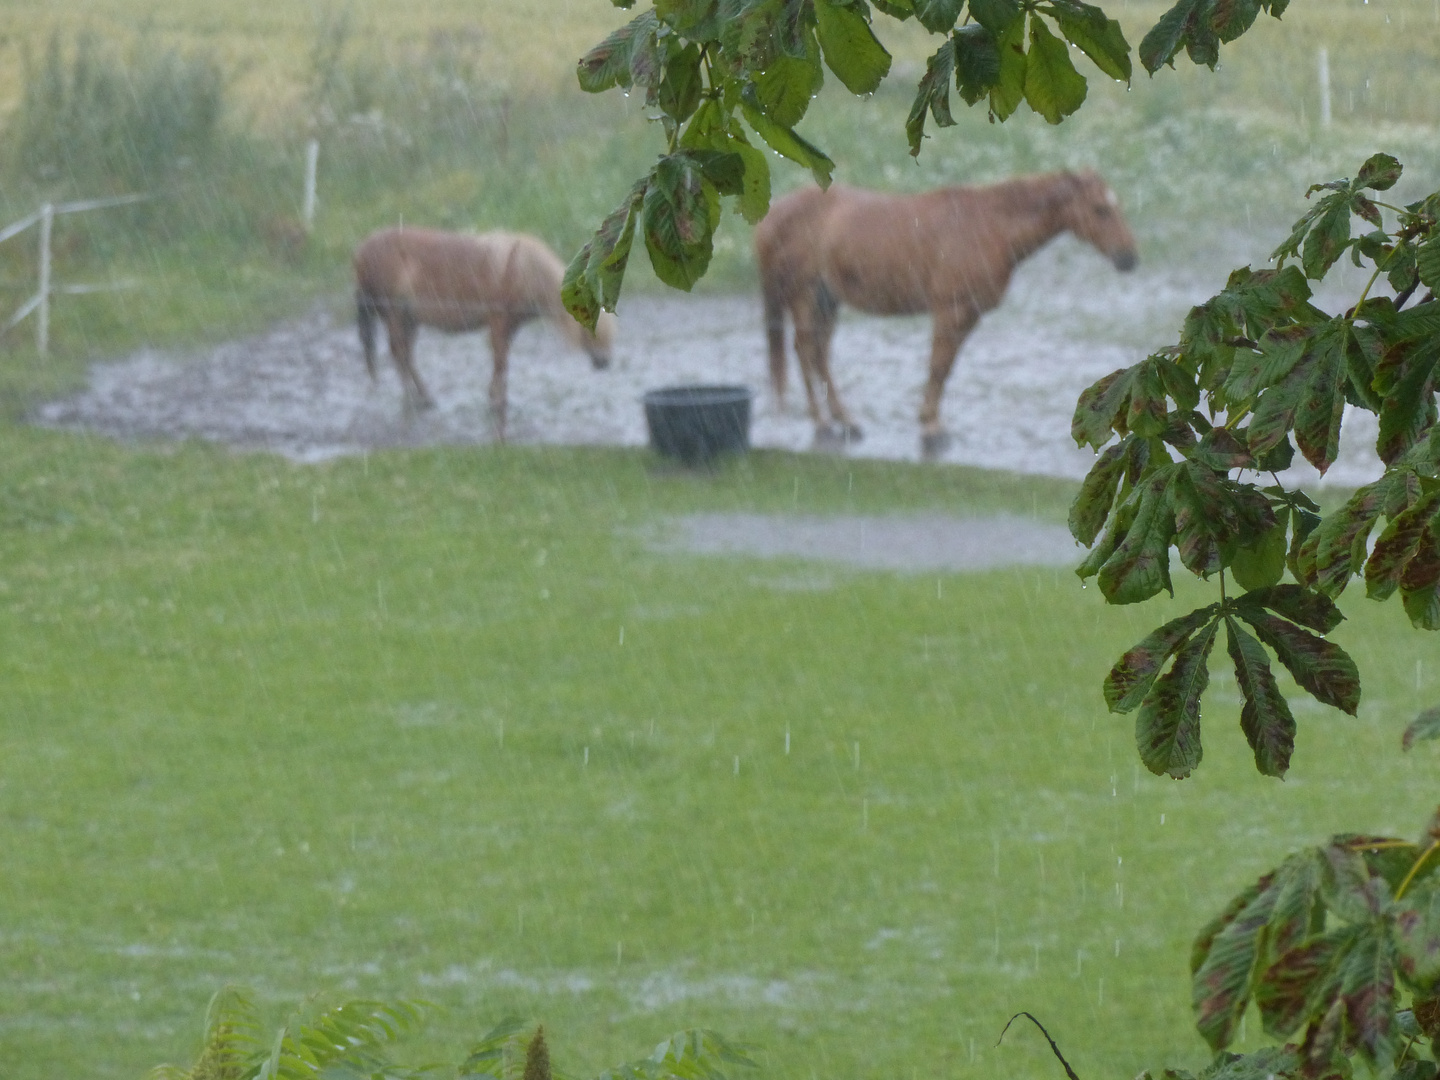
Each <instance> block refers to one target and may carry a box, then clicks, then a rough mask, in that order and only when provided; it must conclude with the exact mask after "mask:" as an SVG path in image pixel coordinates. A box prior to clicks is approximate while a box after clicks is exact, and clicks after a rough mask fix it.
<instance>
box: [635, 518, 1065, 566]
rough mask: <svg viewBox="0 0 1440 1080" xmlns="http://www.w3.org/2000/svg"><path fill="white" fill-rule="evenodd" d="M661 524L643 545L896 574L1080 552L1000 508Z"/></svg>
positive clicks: (1056, 528)
mask: <svg viewBox="0 0 1440 1080" xmlns="http://www.w3.org/2000/svg"><path fill="white" fill-rule="evenodd" d="M667 525H668V527H667V528H662V529H657V530H655V531H654V532H653V533H652V534H650V535H649V536H648V537H647V543H648V545H649V547H650V548H651V550H654V551H658V552H663V553H677V552H684V553H687V554H695V555H749V556H755V557H759V558H763V559H774V558H797V559H813V560H817V561H820V562H830V563H840V564H843V565H845V566H852V567H857V568H860V569H864V570H894V571H899V572H901V573H923V572H941V573H943V572H952V571H965V570H985V569H989V568H991V567H997V566H1017V565H1031V566H1071V565H1073V564H1075V563H1076V562H1078V561H1079V559H1080V557H1081V549H1080V548H1079V547H1078V546H1077V545H1076V543H1075V541H1074V539H1073V538H1072V537H1071V536H1070V532H1069V530H1067V529H1066V528H1065V527H1064V526H1063V525H1051V524H1047V523H1045V522H1039V521H1035V520H1033V519H1030V518H1022V517H1016V516H1013V515H1008V514H1000V515H996V516H994V517H985V518H957V517H948V516H943V515H939V514H893V515H886V516H883V517H881V516H871V515H860V514H851V515H839V516H833V517H816V516H810V515H790V514H785V515H780V514H689V515H687V516H685V517H679V518H673V519H671V520H670V521H669V522H668V523H667Z"/></svg>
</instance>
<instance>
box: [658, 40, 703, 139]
mask: <svg viewBox="0 0 1440 1080" xmlns="http://www.w3.org/2000/svg"><path fill="white" fill-rule="evenodd" d="M703 85H704V84H703V80H702V79H701V77H700V47H699V46H698V45H696V44H695V43H693V42H691V43H690V44H689V45H686V46H685V48H683V49H680V50H679V51H677V52H675V53H674V54H673V55H671V57H670V59H668V60H667V61H666V62H665V77H664V78H663V79H662V80H661V82H660V86H659V89H658V91H657V93H656V103H657V104H658V105H659V106H660V110H661V111H662V112H663V113H665V114H666V115H667V116H669V117H671V118H672V119H673V120H674V121H675V122H676V123H677V124H683V123H684V122H685V121H686V120H688V119H689V118H690V116H691V114H693V113H694V112H695V109H696V107H697V106H698V105H699V104H700V91H701V89H702V88H703Z"/></svg>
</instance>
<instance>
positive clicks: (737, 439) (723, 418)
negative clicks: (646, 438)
mask: <svg viewBox="0 0 1440 1080" xmlns="http://www.w3.org/2000/svg"><path fill="white" fill-rule="evenodd" d="M752 397H754V394H753V393H752V392H751V390H750V388H749V387H748V386H667V387H664V388H662V389H659V390H651V391H649V392H647V393H646V394H645V397H644V398H643V399H642V400H643V401H644V403H645V424H646V426H647V427H649V429H650V445H651V446H652V447H654V448H655V452H656V453H658V454H662V455H663V456H665V457H668V458H673V459H674V460H676V461H680V462H683V463H684V464H686V465H704V464H707V463H709V462H711V461H713V460H714V459H715V458H716V457H718V456H719V455H721V454H743V453H744V452H745V451H746V450H748V449H749V448H750V399H751V398H752Z"/></svg>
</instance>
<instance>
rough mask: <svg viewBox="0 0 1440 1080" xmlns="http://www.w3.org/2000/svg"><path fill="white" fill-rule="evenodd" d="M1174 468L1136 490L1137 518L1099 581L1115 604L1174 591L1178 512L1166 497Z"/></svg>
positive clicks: (1156, 474)
mask: <svg viewBox="0 0 1440 1080" xmlns="http://www.w3.org/2000/svg"><path fill="white" fill-rule="evenodd" d="M1172 475H1173V470H1158V471H1157V472H1156V473H1154V474H1152V476H1151V477H1150V478H1149V479H1148V480H1147V481H1146V482H1145V483H1144V484H1143V485H1142V486H1141V487H1140V488H1138V489H1137V490H1136V492H1135V493H1134V495H1132V496H1131V497H1132V498H1135V499H1137V500H1138V505H1137V506H1136V511H1135V518H1134V521H1133V522H1132V523H1131V525H1130V527H1129V529H1128V530H1127V531H1126V533H1125V538H1124V539H1123V540H1121V541H1120V543H1119V545H1118V546H1117V547H1116V549H1115V553H1114V554H1113V555H1111V556H1110V557H1109V558H1108V559H1107V560H1106V561H1105V564H1104V565H1103V566H1102V567H1100V572H1099V574H1098V575H1097V582H1098V584H1099V585H1100V591H1101V593H1103V594H1104V596H1105V599H1106V600H1108V601H1109V602H1110V603H1112V604H1134V603H1139V602H1140V601H1141V600H1148V599H1150V597H1152V596H1154V595H1155V594H1156V593H1158V592H1159V591H1160V590H1161V589H1165V590H1167V591H1171V585H1170V540H1171V537H1173V536H1174V534H1175V515H1174V513H1173V512H1172V511H1171V509H1170V506H1169V502H1168V500H1167V499H1166V497H1165V490H1166V488H1167V486H1168V485H1169V482H1170V478H1171V476H1172Z"/></svg>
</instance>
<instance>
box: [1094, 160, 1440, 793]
mask: <svg viewBox="0 0 1440 1080" xmlns="http://www.w3.org/2000/svg"><path fill="white" fill-rule="evenodd" d="M1400 171H1401V167H1400V164H1399V163H1398V162H1397V161H1395V159H1394V158H1392V157H1389V156H1388V155H1385V154H1376V155H1375V156H1374V157H1372V158H1370V159H1369V160H1368V161H1366V162H1365V164H1364V165H1363V166H1362V167H1361V169H1360V171H1359V173H1358V174H1357V175H1356V176H1355V178H1354V179H1347V180H1336V181H1333V182H1331V183H1327V184H1320V185H1316V186H1315V187H1313V188H1311V189H1310V194H1311V195H1314V194H1316V193H1320V194H1321V195H1322V197H1321V198H1320V199H1319V200H1318V201H1317V203H1316V205H1315V207H1314V208H1313V209H1312V210H1311V211H1310V212H1309V213H1308V214H1306V215H1305V217H1304V218H1302V219H1301V220H1300V221H1299V222H1298V223H1297V224H1296V226H1295V228H1294V231H1293V232H1292V233H1291V235H1290V237H1289V239H1287V240H1286V241H1285V243H1283V244H1282V245H1280V247H1279V248H1278V249H1276V251H1275V254H1274V256H1273V257H1274V258H1275V260H1276V267H1275V268H1274V269H1261V270H1252V269H1251V268H1249V267H1244V268H1242V269H1239V270H1236V271H1235V272H1234V273H1233V274H1231V275H1230V280H1229V281H1228V282H1227V284H1226V287H1225V289H1224V290H1223V291H1222V292H1220V293H1219V294H1217V295H1216V296H1214V297H1212V298H1211V299H1210V300H1208V301H1206V302H1205V303H1204V304H1201V305H1200V306H1198V307H1196V308H1194V309H1193V310H1192V311H1191V312H1190V314H1189V316H1188V317H1187V318H1186V320H1185V325H1184V327H1183V329H1182V330H1181V333H1180V340H1179V342H1178V344H1176V345H1174V346H1171V347H1169V348H1166V349H1162V350H1160V351H1158V352H1156V353H1154V354H1152V355H1151V356H1149V357H1147V358H1146V359H1144V360H1142V361H1141V362H1140V363H1138V364H1136V365H1134V366H1133V367H1130V368H1126V369H1124V370H1122V371H1116V372H1113V373H1111V374H1110V375H1107V376H1106V377H1105V378H1103V379H1101V380H1100V381H1099V382H1097V383H1095V384H1094V385H1093V386H1091V387H1090V388H1089V389H1088V390H1086V391H1085V393H1084V394H1083V395H1082V396H1081V398H1080V401H1079V404H1078V405H1077V407H1076V409H1075V418H1074V421H1073V425H1072V429H1071V430H1072V434H1073V435H1074V437H1075V441H1076V442H1077V443H1079V444H1080V445H1082V446H1084V445H1088V446H1091V447H1093V448H1094V449H1095V450H1097V451H1103V453H1101V454H1100V455H1099V457H1098V459H1097V460H1096V462H1095V465H1094V467H1093V468H1092V469H1091V470H1090V474H1089V476H1087V477H1086V479H1085V482H1084V484H1083V486H1082V488H1081V491H1080V494H1079V496H1078V497H1077V498H1076V500H1075V503H1074V505H1073V507H1072V508H1071V513H1070V529H1071V532H1072V533H1073V534H1074V535H1075V537H1076V539H1078V540H1079V541H1080V542H1081V543H1083V544H1086V545H1087V546H1089V545H1093V547H1092V550H1091V552H1090V555H1089V557H1088V558H1087V559H1086V560H1085V562H1084V563H1083V565H1082V566H1081V567H1080V569H1079V571H1078V573H1079V574H1080V576H1081V577H1082V578H1088V577H1092V576H1093V577H1095V578H1096V579H1097V581H1098V583H1099V585H1100V591H1101V592H1102V593H1103V594H1104V596H1105V599H1106V600H1107V601H1109V602H1110V603H1113V604H1130V603H1136V602H1138V601H1142V600H1146V599H1149V598H1150V597H1152V596H1154V595H1155V594H1157V593H1159V592H1160V591H1162V590H1170V589H1171V582H1170V550H1171V548H1174V549H1175V551H1176V553H1177V554H1178V555H1179V559H1180V563H1181V565H1182V566H1184V567H1185V568H1186V569H1187V570H1189V571H1190V572H1191V573H1193V574H1194V575H1196V576H1197V577H1200V578H1202V579H1204V580H1207V581H1210V580H1213V581H1214V582H1215V583H1216V585H1217V591H1218V599H1217V600H1216V601H1215V602H1214V603H1212V604H1208V605H1206V606H1205V607H1202V608H1198V609H1196V610H1195V611H1192V612H1191V613H1189V614H1188V615H1183V616H1181V617H1180V618H1177V619H1172V620H1170V621H1169V622H1167V623H1166V624H1165V625H1164V626H1161V627H1160V628H1158V629H1157V630H1155V631H1154V632H1153V633H1151V634H1150V635H1149V636H1148V637H1146V638H1145V639H1144V640H1143V641H1141V642H1140V643H1139V644H1138V645H1136V646H1135V647H1134V648H1133V649H1131V650H1130V651H1129V652H1127V653H1126V654H1125V655H1124V656H1123V657H1121V658H1120V661H1119V662H1118V663H1117V664H1116V665H1115V667H1114V669H1113V670H1112V671H1111V672H1110V675H1109V677H1108V678H1107V679H1106V680H1105V687H1104V690H1105V700H1106V702H1107V703H1108V704H1109V706H1110V708H1111V710H1112V711H1115V712H1132V711H1135V710H1137V709H1138V710H1139V712H1138V716H1137V719H1136V726H1135V739H1136V744H1137V746H1138V749H1139V752H1140V758H1141V760H1142V761H1143V762H1144V763H1145V765H1146V767H1147V768H1149V769H1150V770H1151V771H1152V772H1155V773H1157V774H1161V775H1169V776H1173V777H1177V778H1179V777H1184V776H1188V775H1189V774H1190V772H1191V771H1192V770H1193V769H1194V768H1195V767H1196V766H1197V765H1199V763H1200V760H1201V756H1202V749H1201V742H1200V704H1201V698H1202V695H1203V694H1204V692H1205V689H1206V686H1207V685H1208V681H1209V676H1208V668H1207V664H1208V661H1209V658H1210V655H1211V652H1212V650H1213V649H1214V647H1215V644H1216V642H1217V641H1218V640H1219V638H1220V637H1221V635H1222V632H1223V636H1224V639H1225V648H1226V652H1227V653H1228V655H1229V658H1230V660H1231V662H1232V663H1233V665H1234V670H1235V680H1236V684H1237V686H1238V687H1239V689H1240V692H1241V694H1242V696H1243V698H1244V701H1245V704H1244V707H1243V709H1242V710H1241V714H1240V726H1241V730H1242V731H1243V732H1244V734H1245V737H1246V739H1247V740H1248V741H1249V743H1250V747H1251V749H1252V750H1253V752H1254V755H1255V765H1256V767H1257V768H1258V769H1259V770H1260V771H1261V772H1262V773H1265V774H1266V775H1269V776H1284V775H1285V772H1286V770H1287V769H1288V767H1289V764H1290V757H1291V753H1292V751H1293V749H1294V745H1295V719H1294V716H1293V714H1292V713H1291V711H1290V708H1289V706H1288V704H1287V703H1286V701H1285V698H1284V696H1283V694H1282V693H1281V692H1280V689H1279V684H1278V683H1277V682H1276V679H1275V675H1274V672H1273V670H1272V668H1271V664H1270V658H1269V653H1273V654H1274V655H1275V657H1276V658H1277V659H1278V660H1279V661H1280V662H1281V663H1282V664H1284V665H1285V667H1286V668H1287V669H1288V670H1289V672H1290V674H1291V675H1292V676H1293V677H1294V679H1295V682H1296V683H1297V684H1299V686H1300V687H1301V688H1303V689H1304V690H1306V691H1307V692H1308V693H1310V694H1312V695H1313V696H1314V697H1315V698H1316V699H1317V700H1319V701H1321V702H1323V703H1324V704H1326V705H1331V706H1334V707H1336V708H1338V709H1341V710H1342V711H1344V712H1347V713H1350V714H1352V715H1353V714H1354V713H1355V710H1356V708H1357V707H1358V705H1359V701H1360V679H1359V674H1358V672H1357V671H1356V669H1355V664H1354V662H1353V661H1352V660H1351V659H1350V657H1349V656H1348V655H1347V654H1346V653H1345V651H1344V650H1343V649H1341V648H1340V647H1339V646H1338V645H1336V644H1335V643H1334V642H1331V641H1328V640H1327V639H1326V638H1325V637H1324V636H1323V635H1325V634H1327V633H1329V632H1330V631H1331V630H1333V629H1334V628H1335V627H1336V626H1337V625H1338V624H1339V623H1340V621H1341V620H1342V618H1343V616H1342V615H1341V614H1340V612H1339V610H1338V608H1337V607H1336V606H1335V603H1334V600H1335V598H1336V597H1338V596H1339V595H1340V594H1341V593H1342V592H1344V590H1345V589H1346V587H1347V586H1348V584H1349V583H1350V580H1351V579H1352V577H1354V576H1357V575H1359V576H1363V577H1364V579H1365V585H1366V591H1367V593H1368V595H1369V596H1370V597H1372V598H1373V599H1377V600H1383V599H1386V598H1388V597H1389V596H1391V595H1392V594H1394V593H1395V592H1397V591H1398V592H1399V593H1400V594H1401V598H1402V602H1403V604H1404V608H1405V612H1406V614H1407V615H1409V617H1410V620H1411V622H1412V623H1413V624H1414V625H1415V626H1417V627H1421V628H1423V629H1427V630H1434V629H1440V518H1437V514H1440V479H1437V476H1440V428H1437V427H1436V426H1435V420H1436V406H1435V386H1436V376H1437V371H1436V364H1437V362H1440V303H1437V302H1436V300H1435V295H1434V290H1435V289H1436V287H1437V286H1440V221H1437V215H1440V192H1436V193H1435V194H1432V195H1429V196H1427V197H1426V198H1424V199H1421V200H1419V201H1417V202H1413V203H1411V204H1409V205H1408V206H1403V207H1401V206H1391V205H1389V204H1387V203H1383V202H1379V201H1378V200H1377V199H1376V198H1375V197H1374V194H1372V193H1376V192H1381V191H1384V190H1386V189H1388V188H1390V187H1391V186H1392V185H1393V184H1394V183H1395V182H1396V181H1397V180H1398V179H1399V177H1400ZM1382 211H1388V212H1389V213H1390V214H1391V215H1392V216H1393V220H1394V224H1393V225H1392V226H1391V227H1390V228H1389V229H1388V230H1387V229H1386V228H1384V227H1383V220H1384V219H1383V214H1382ZM1357 217H1358V218H1359V219H1360V220H1361V221H1362V222H1363V223H1364V224H1365V225H1367V226H1369V227H1370V228H1369V229H1368V231H1364V232H1360V233H1358V234H1356V233H1355V232H1354V231H1353V230H1352V220H1353V219H1354V218H1357ZM1347 252H1348V253H1349V255H1350V257H1351V258H1352V259H1353V261H1354V263H1355V265H1356V266H1362V265H1366V264H1368V265H1369V266H1370V267H1371V268H1372V272H1371V274H1370V276H1369V278H1368V279H1367V281H1366V284H1365V287H1364V289H1363V290H1361V293H1360V295H1359V296H1358V298H1357V299H1356V301H1355V304H1354V305H1353V306H1352V307H1350V308H1348V309H1347V310H1346V311H1344V312H1343V313H1341V314H1338V315H1329V314H1327V313H1325V312H1324V311H1321V310H1320V309H1319V308H1317V307H1315V305H1314V304H1312V303H1311V287H1310V281H1311V280H1319V279H1321V278H1323V277H1325V275H1326V274H1327V273H1329V271H1330V270H1331V268H1332V267H1334V265H1335V264H1336V262H1337V260H1339V259H1340V258H1341V256H1343V255H1345V254H1346V253H1347ZM1292 260H1294V261H1292ZM1382 276H1383V277H1384V278H1385V279H1386V281H1387V282H1388V284H1389V285H1390V286H1391V287H1392V288H1393V289H1394V290H1395V293H1396V295H1395V296H1394V297H1390V296H1374V295H1372V292H1373V290H1374V288H1375V286H1376V285H1377V283H1378V282H1379V280H1380V278H1381V277H1382ZM1422 290H1423V298H1421V299H1420V300H1419V302H1417V303H1413V304H1412V303H1411V301H1412V300H1413V299H1415V298H1416V297H1417V295H1419V294H1420V293H1421V292H1422ZM1347 404H1348V405H1351V406H1353V407H1355V408H1358V409H1363V410H1366V411H1368V412H1372V413H1375V414H1376V415H1377V416H1378V418H1379V428H1380V434H1379V439H1378V441H1377V443H1376V447H1375V452H1376V454H1377V455H1378V456H1379V458H1380V460H1381V462H1383V463H1384V465H1385V472H1384V475H1383V476H1381V478H1380V479H1379V480H1377V481H1375V482H1374V483H1372V484H1368V485H1366V486H1365V487H1362V488H1361V489H1360V490H1359V491H1357V492H1356V493H1355V494H1354V496H1353V497H1352V498H1351V499H1350V500H1349V501H1348V502H1347V503H1346V504H1345V506H1344V507H1343V508H1342V509H1340V510H1338V511H1336V512H1334V513H1332V514H1330V515H1328V516H1325V517H1323V518H1322V516H1321V514H1320V512H1319V507H1318V506H1317V504H1316V503H1315V501H1314V500H1313V499H1311V498H1310V497H1309V496H1308V495H1306V494H1305V493H1304V492H1303V491H1300V490H1298V489H1292V488H1288V487H1286V486H1285V485H1284V484H1282V483H1281V482H1280V479H1279V477H1278V476H1277V473H1278V472H1279V471H1281V470H1284V469H1286V468H1288V467H1289V466H1290V464H1291V462H1292V461H1293V460H1294V456H1295V451H1296V449H1297V447H1298V449H1299V451H1300V453H1301V454H1302V455H1303V456H1304V457H1305V459H1306V460H1307V461H1309V462H1310V464H1311V465H1313V466H1314V467H1315V468H1316V469H1317V470H1318V471H1319V472H1320V473H1322V474H1323V473H1324V472H1325V471H1326V470H1327V469H1328V468H1329V467H1330V466H1331V465H1332V464H1333V463H1334V461H1335V457H1336V455H1337V453H1338V452H1339V446H1340V431H1341V426H1342V422H1343V419H1344V415H1345V407H1346V405H1347ZM1376 531H1378V533H1379V536H1378V539H1377V540H1376V541H1375V543H1374V546H1373V548H1367V541H1368V539H1369V537H1370V535H1371V534H1372V532H1376ZM1097 538H1098V543H1097ZM1286 570H1289V572H1290V574H1291V577H1292V578H1293V581H1292V582H1290V583H1283V584H1282V581H1281V579H1282V578H1283V576H1284V575H1285V572H1286ZM1267 650H1268V652H1267ZM1167 663H1168V664H1169V669H1168V670H1166V671H1165V672H1164V674H1161V671H1162V668H1164V667H1165V665H1166V664H1167ZM1434 733H1435V732H1434V731H1433V730H1429V731H1427V732H1425V733H1423V734H1426V735H1433V734H1434Z"/></svg>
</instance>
